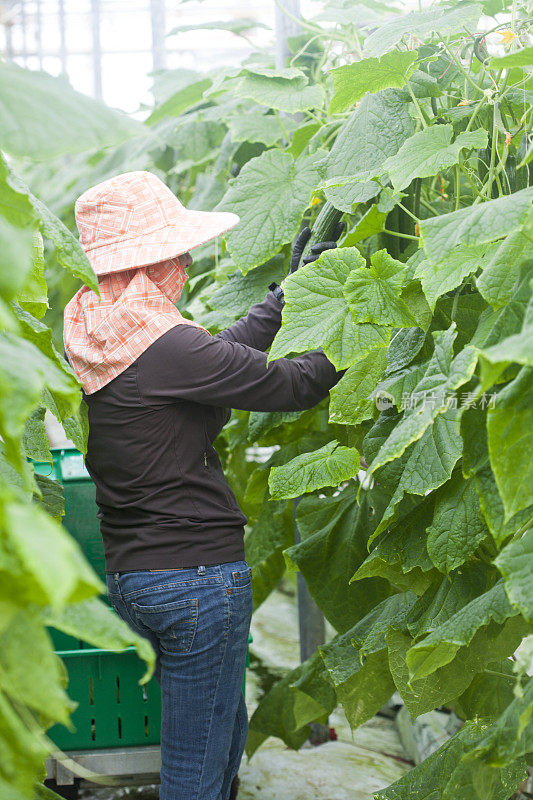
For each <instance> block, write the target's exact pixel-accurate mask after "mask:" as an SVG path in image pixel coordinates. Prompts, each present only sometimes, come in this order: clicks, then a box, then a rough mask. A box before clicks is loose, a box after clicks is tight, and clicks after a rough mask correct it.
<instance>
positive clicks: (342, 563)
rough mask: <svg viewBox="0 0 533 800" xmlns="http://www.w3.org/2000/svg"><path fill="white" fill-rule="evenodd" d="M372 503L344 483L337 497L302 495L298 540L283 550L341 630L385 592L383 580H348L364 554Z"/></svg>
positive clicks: (327, 614) (338, 629)
mask: <svg viewBox="0 0 533 800" xmlns="http://www.w3.org/2000/svg"><path fill="white" fill-rule="evenodd" d="M370 514H371V509H370V506H369V504H368V500H367V498H366V496H365V498H364V499H363V501H362V502H361V504H360V505H358V503H357V489H356V487H355V486H353V487H352V486H351V485H350V486H347V487H346V488H345V489H344V490H343V491H342V492H341V493H340V494H339V495H337V496H335V497H317V496H316V495H312V496H310V497H304V498H302V500H301V501H300V502H299V503H298V510H297V515H296V521H297V525H298V529H299V532H300V537H301V541H300V542H299V543H298V544H294V545H293V546H292V547H289V548H287V549H286V550H285V551H284V555H285V559H286V561H287V563H288V564H289V566H290V567H295V568H296V569H298V570H299V571H300V572H301V574H302V575H303V577H304V578H305V582H306V585H307V588H308V589H309V592H310V594H311V596H312V597H313V599H314V600H315V602H316V603H317V605H318V607H319V608H320V610H321V611H322V612H323V614H324V615H325V617H326V619H327V620H328V621H329V622H330V623H331V624H332V625H333V627H334V628H335V629H336V630H337V631H339V632H343V631H345V630H347V629H348V628H349V627H350V626H352V625H353V624H354V621H355V620H356V619H357V618H359V617H363V616H364V615H365V614H366V613H367V612H368V611H370V610H371V609H372V608H374V606H375V605H377V604H378V603H379V602H381V600H383V599H384V597H386V596H387V594H388V593H389V590H388V587H387V585H386V583H385V581H382V580H379V579H377V580H367V581H362V582H361V583H358V584H350V585H349V581H350V578H351V577H352V575H353V573H354V572H355V570H356V569H357V567H358V566H359V564H360V563H361V562H362V561H363V559H364V558H365V556H366V540H367V538H368V530H369V522H370Z"/></svg>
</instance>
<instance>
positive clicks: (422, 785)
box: [374, 720, 526, 800]
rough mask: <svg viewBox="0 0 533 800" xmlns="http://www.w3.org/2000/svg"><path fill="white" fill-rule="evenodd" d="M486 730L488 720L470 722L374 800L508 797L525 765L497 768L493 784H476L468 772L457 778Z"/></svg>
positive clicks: (494, 799) (504, 799)
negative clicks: (459, 765) (461, 762)
mask: <svg viewBox="0 0 533 800" xmlns="http://www.w3.org/2000/svg"><path fill="white" fill-rule="evenodd" d="M485 730H486V724H485V723H484V721H482V720H480V721H476V722H467V723H466V724H465V726H464V727H463V728H462V729H461V730H460V731H459V732H458V733H456V734H455V736H453V737H452V738H451V739H448V741H447V742H445V743H444V744H443V745H442V746H441V747H439V749H438V750H437V751H436V752H434V753H432V754H431V755H430V756H429V757H428V758H426V759H424V761H422V763H421V764H418V765H417V766H416V767H413V769H411V770H409V772H406V774H405V775H403V776H402V777H401V778H400V780H398V781H396V782H395V783H393V784H392V785H391V786H388V787H387V788H386V789H381V790H380V791H379V792H375V793H374V798H375V800H415V798H417V800H418V798H419V799H420V800H422V798H423V800H476V798H477V800H507V798H508V797H509V796H510V795H511V794H512V793H513V791H514V790H515V789H516V786H517V785H518V783H519V782H520V780H522V779H523V777H524V776H525V774H526V772H525V769H524V768H523V767H522V766H518V767H514V766H513V767H510V768H509V767H504V768H502V769H498V770H497V771H495V772H496V774H495V776H494V780H493V781H492V782H491V785H490V786H486V785H485V786H483V784H481V785H480V784H478V785H477V786H476V782H475V781H473V778H472V775H468V774H465V775H464V776H462V780H461V781H460V782H457V780H456V775H455V771H456V769H457V764H458V763H459V762H460V760H461V759H462V758H464V757H465V756H466V755H467V754H468V753H469V751H470V750H471V749H472V746H473V745H475V744H476V743H477V742H478V741H479V740H480V738H481V737H482V736H483V733H484V731H485ZM478 789H479V790H480V791H482V794H480V793H479V791H478ZM488 792H490V794H489V793H488Z"/></svg>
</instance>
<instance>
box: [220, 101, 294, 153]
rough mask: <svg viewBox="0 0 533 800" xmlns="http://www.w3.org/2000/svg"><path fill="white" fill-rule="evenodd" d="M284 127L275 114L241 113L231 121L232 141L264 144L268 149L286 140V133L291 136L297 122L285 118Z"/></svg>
mask: <svg viewBox="0 0 533 800" xmlns="http://www.w3.org/2000/svg"><path fill="white" fill-rule="evenodd" d="M282 125H283V127H281V124H280V121H279V119H278V118H277V117H276V116H275V115H274V114H264V113H262V112H260V111H255V112H252V113H247V114H242V113H241V114H239V116H238V117H232V119H230V120H229V129H230V133H231V139H232V141H234V142H262V144H265V145H266V146H267V147H271V146H272V145H273V144H276V142H279V140H280V139H285V138H286V133H287V134H290V133H292V132H293V131H294V130H295V129H296V127H297V122H295V121H294V120H293V119H291V118H290V117H285V118H284V119H283V122H282ZM293 155H294V154H293ZM298 155H299V153H298Z"/></svg>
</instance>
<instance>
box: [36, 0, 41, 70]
mask: <svg viewBox="0 0 533 800" xmlns="http://www.w3.org/2000/svg"><path fill="white" fill-rule="evenodd" d="M42 24H43V20H42V15H41V0H36V2H35V50H36V52H37V58H38V60H39V69H42V68H43V44H42V30H41V28H42Z"/></svg>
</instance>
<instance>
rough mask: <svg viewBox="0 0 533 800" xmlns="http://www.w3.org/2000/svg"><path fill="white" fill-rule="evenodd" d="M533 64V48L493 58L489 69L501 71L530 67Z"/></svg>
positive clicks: (523, 48)
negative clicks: (501, 69)
mask: <svg viewBox="0 0 533 800" xmlns="http://www.w3.org/2000/svg"><path fill="white" fill-rule="evenodd" d="M531 64H533V47H532V46H529V47H522V48H520V50H515V51H514V53H506V54H505V55H504V56H499V57H494V58H491V60H490V64H489V67H490V68H491V69H500V68H501V67H504V68H505V69H509V67H529V66H531Z"/></svg>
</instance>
